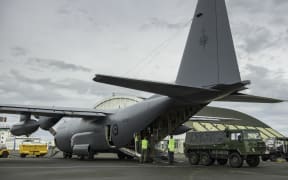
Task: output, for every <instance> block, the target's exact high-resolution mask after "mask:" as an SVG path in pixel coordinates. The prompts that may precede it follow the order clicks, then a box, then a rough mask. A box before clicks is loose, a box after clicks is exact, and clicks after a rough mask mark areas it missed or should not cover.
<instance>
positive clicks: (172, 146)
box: [168, 135, 175, 164]
mask: <svg viewBox="0 0 288 180" xmlns="http://www.w3.org/2000/svg"><path fill="white" fill-rule="evenodd" d="M174 151H175V140H174V139H173V136H172V135H170V138H169V141H168V160H169V164H173V163H174Z"/></svg>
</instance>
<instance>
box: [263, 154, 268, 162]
mask: <svg viewBox="0 0 288 180" xmlns="http://www.w3.org/2000/svg"><path fill="white" fill-rule="evenodd" d="M261 159H262V161H268V160H269V156H267V155H263V156H262V157H261Z"/></svg>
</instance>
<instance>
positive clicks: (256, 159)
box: [246, 156, 260, 167]
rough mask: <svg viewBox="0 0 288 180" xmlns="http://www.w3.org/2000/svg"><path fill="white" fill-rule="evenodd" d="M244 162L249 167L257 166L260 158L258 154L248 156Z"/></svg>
mask: <svg viewBox="0 0 288 180" xmlns="http://www.w3.org/2000/svg"><path fill="white" fill-rule="evenodd" d="M246 163H247V164H248V165H249V166H250V167H257V166H258V165H259V163H260V159H259V157H258V156H248V157H247V159H246Z"/></svg>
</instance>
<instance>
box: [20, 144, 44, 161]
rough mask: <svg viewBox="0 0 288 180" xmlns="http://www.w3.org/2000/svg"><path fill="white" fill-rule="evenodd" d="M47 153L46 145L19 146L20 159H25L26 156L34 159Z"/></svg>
mask: <svg viewBox="0 0 288 180" xmlns="http://www.w3.org/2000/svg"><path fill="white" fill-rule="evenodd" d="M47 153H48V148H47V144H41V143H23V144H21V145H20V146H19V154H20V157H22V158H25V157H26V156H27V155H32V156H36V157H40V156H45V155H46V154H47Z"/></svg>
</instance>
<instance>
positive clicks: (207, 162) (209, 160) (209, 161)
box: [200, 152, 213, 166]
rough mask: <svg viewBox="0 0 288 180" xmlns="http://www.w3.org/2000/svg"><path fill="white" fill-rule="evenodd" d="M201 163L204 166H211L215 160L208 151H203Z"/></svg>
mask: <svg viewBox="0 0 288 180" xmlns="http://www.w3.org/2000/svg"><path fill="white" fill-rule="evenodd" d="M200 163H201V164H202V165H204V166H210V165H211V164H212V163H213V160H212V158H211V157H210V155H209V153H208V152H203V153H201V154H200Z"/></svg>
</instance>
